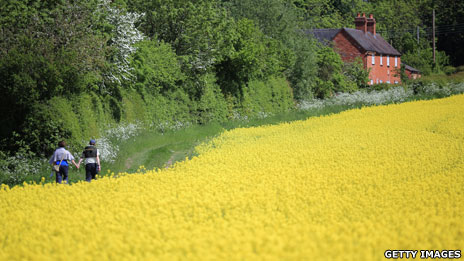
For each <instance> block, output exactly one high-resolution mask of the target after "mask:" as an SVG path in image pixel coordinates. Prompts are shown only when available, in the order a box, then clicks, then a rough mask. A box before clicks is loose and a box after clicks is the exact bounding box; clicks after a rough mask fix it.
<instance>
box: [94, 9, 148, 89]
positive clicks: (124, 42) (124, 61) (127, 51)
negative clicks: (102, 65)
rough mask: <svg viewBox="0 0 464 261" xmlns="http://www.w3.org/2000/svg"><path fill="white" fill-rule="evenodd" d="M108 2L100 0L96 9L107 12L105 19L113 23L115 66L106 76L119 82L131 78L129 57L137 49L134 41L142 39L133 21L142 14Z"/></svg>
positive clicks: (112, 41)
mask: <svg viewBox="0 0 464 261" xmlns="http://www.w3.org/2000/svg"><path fill="white" fill-rule="evenodd" d="M110 3H111V1H110V0H102V1H101V3H100V5H99V10H98V11H100V12H106V13H107V14H108V16H107V18H106V19H107V20H108V22H109V23H110V24H111V25H113V32H112V33H113V38H112V39H111V45H112V46H114V47H115V48H116V53H115V54H114V56H113V57H112V62H113V64H114V65H115V66H116V67H115V70H114V71H112V72H111V73H110V74H109V75H107V76H108V78H109V79H110V80H111V81H113V82H116V83H118V84H120V83H121V81H122V80H124V81H131V80H132V79H133V74H132V71H133V68H132V67H131V66H130V61H129V58H130V56H131V55H132V54H133V53H135V51H136V50H137V48H136V47H135V46H134V45H135V43H137V42H140V41H141V40H143V39H144V36H143V34H142V32H140V31H139V30H138V29H137V28H136V27H135V23H136V22H137V21H138V20H139V19H140V18H141V17H142V16H143V15H144V14H138V13H134V12H126V11H123V10H122V9H118V8H115V7H112V6H111V4H110Z"/></svg>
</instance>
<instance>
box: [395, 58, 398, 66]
mask: <svg viewBox="0 0 464 261" xmlns="http://www.w3.org/2000/svg"><path fill="white" fill-rule="evenodd" d="M395 67H398V56H395Z"/></svg>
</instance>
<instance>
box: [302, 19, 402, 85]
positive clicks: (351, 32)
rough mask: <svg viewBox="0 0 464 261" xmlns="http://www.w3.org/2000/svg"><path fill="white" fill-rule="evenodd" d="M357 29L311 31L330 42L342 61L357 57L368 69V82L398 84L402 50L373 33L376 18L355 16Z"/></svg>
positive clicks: (325, 41) (321, 40) (317, 36)
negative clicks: (399, 50)
mask: <svg viewBox="0 0 464 261" xmlns="http://www.w3.org/2000/svg"><path fill="white" fill-rule="evenodd" d="M354 23H355V26H356V29H352V28H341V29H316V30H311V31H310V32H309V33H311V34H312V35H313V36H314V37H315V38H316V39H318V40H319V41H320V42H323V43H331V44H332V46H333V47H334V48H335V50H336V51H337V52H338V53H339V54H340V56H341V58H342V60H343V61H344V62H352V61H354V60H355V59H356V58H357V57H360V58H361V59H362V61H363V64H364V68H366V69H367V70H369V84H371V85H372V84H377V83H391V84H394V83H400V82H401V79H400V69H401V53H400V52H398V51H397V50H396V49H395V48H393V46H391V45H390V44H389V43H387V42H386V41H385V40H384V39H383V38H382V37H381V36H380V35H379V34H376V32H375V26H376V24H375V19H374V17H373V16H372V14H371V15H370V16H369V18H367V17H366V15H365V14H363V15H362V16H361V15H360V14H358V16H357V17H356V18H355V19H354Z"/></svg>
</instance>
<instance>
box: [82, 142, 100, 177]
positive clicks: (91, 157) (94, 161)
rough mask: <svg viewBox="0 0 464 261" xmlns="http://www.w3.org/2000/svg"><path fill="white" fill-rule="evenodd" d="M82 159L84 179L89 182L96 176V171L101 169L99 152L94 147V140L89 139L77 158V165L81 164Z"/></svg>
mask: <svg viewBox="0 0 464 261" xmlns="http://www.w3.org/2000/svg"><path fill="white" fill-rule="evenodd" d="M82 160H85V180H86V181H87V182H90V181H91V180H92V179H96V178H97V174H98V172H100V171H101V165H100V152H99V151H98V149H97V148H96V147H95V140H94V139H91V140H90V142H89V146H87V147H85V149H84V151H83V152H82V156H81V158H80V159H79V163H78V164H77V165H78V166H80V165H81V162H82Z"/></svg>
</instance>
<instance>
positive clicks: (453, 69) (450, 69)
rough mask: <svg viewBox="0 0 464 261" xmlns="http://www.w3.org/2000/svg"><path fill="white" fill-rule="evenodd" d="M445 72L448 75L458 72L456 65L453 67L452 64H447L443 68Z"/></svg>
mask: <svg viewBox="0 0 464 261" xmlns="http://www.w3.org/2000/svg"><path fill="white" fill-rule="evenodd" d="M443 72H444V73H445V74H446V75H451V74H453V73H455V72H456V67H453V66H451V65H448V66H445V67H444V68H443Z"/></svg>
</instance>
